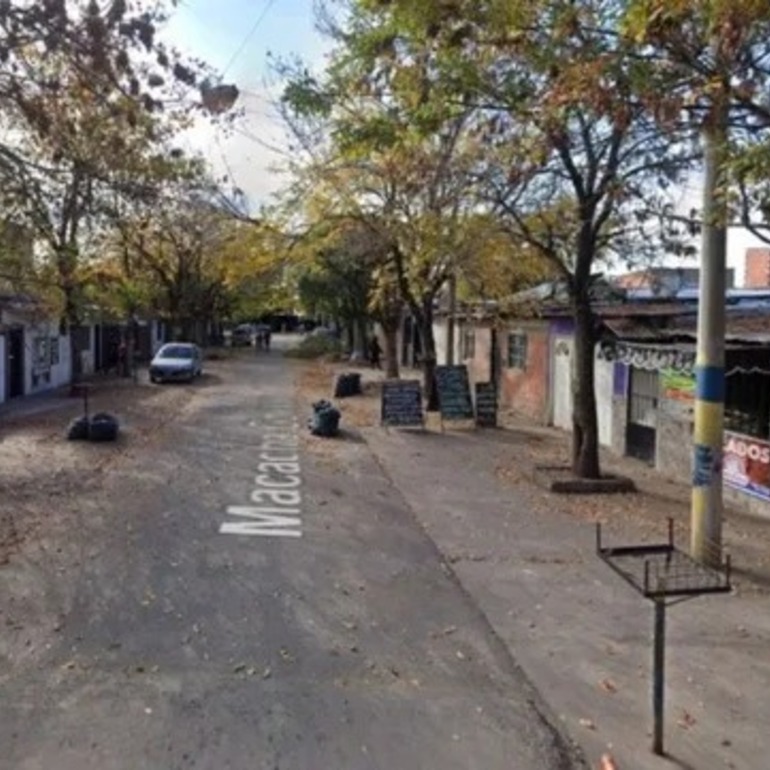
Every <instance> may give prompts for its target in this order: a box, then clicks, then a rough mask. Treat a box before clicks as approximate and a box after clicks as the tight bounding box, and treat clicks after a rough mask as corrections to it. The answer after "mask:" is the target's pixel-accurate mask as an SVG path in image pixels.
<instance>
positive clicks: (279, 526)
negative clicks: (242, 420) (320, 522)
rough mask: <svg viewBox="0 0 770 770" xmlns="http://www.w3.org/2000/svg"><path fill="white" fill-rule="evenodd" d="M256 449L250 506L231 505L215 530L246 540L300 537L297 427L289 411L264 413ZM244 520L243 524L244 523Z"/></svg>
mask: <svg viewBox="0 0 770 770" xmlns="http://www.w3.org/2000/svg"><path fill="white" fill-rule="evenodd" d="M260 427H262V428H264V430H263V432H262V435H261V441H260V444H259V448H258V457H257V475H256V476H255V478H254V483H255V485H256V489H254V490H253V491H252V492H251V495H250V498H251V503H252V505H231V506H228V508H227V515H228V516H231V517H234V518H236V519H241V520H240V521H227V522H225V523H224V524H222V525H221V526H220V527H219V532H220V533H221V534H223V535H239V536H247V537H255V536H256V537H302V519H301V504H302V495H301V493H300V491H299V487H300V486H301V485H302V478H301V469H300V464H299V453H298V452H297V449H298V447H299V437H298V435H297V430H298V427H299V424H298V422H297V419H296V418H295V417H294V415H293V414H292V413H291V411H290V410H288V409H287V408H283V407H276V408H273V409H271V410H269V411H268V412H267V414H266V415H265V418H264V420H263V421H262V423H261V425H260ZM244 519H245V521H244Z"/></svg>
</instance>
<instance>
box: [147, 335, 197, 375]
mask: <svg viewBox="0 0 770 770" xmlns="http://www.w3.org/2000/svg"><path fill="white" fill-rule="evenodd" d="M202 373H203V355H202V354H201V349H200V348H199V347H198V346H197V345H195V344H193V343H192V342H167V343H166V344H165V345H163V346H162V347H161V348H160V349H159V350H158V352H157V353H156V354H155V357H154V358H153V359H152V361H151V362H150V381H151V382H168V381H172V382H174V381H175V382H180V381H182V382H192V381H193V380H194V379H195V378H196V377H200V376H201V374H202Z"/></svg>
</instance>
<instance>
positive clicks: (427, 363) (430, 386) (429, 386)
mask: <svg viewBox="0 0 770 770" xmlns="http://www.w3.org/2000/svg"><path fill="white" fill-rule="evenodd" d="M415 320H416V321H417V324H418V326H419V329H420V336H421V337H422V376H423V389H424V392H425V398H426V399H427V401H428V406H427V410H428V411H429V412H436V411H438V394H437V393H436V388H435V381H436V339H435V337H434V336H433V298H432V297H431V298H430V299H427V300H425V301H423V303H422V306H421V307H420V311H419V314H418V317H417V318H416V319H415Z"/></svg>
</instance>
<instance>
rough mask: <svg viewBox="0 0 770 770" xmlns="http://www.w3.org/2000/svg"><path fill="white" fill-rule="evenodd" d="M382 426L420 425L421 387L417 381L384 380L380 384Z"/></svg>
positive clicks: (421, 417)
mask: <svg viewBox="0 0 770 770" xmlns="http://www.w3.org/2000/svg"><path fill="white" fill-rule="evenodd" d="M380 421H381V423H382V424H383V425H391V426H394V427H409V426H413V425H420V426H421V425H422V424H423V416H422V386H421V385H420V381H419V380H385V381H384V382H383V383H382V409H381V418H380Z"/></svg>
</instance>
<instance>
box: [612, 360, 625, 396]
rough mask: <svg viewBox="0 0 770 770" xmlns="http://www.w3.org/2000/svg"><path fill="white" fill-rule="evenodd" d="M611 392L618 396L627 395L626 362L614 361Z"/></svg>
mask: <svg viewBox="0 0 770 770" xmlns="http://www.w3.org/2000/svg"><path fill="white" fill-rule="evenodd" d="M612 394H613V395H614V396H619V397H620V398H626V397H627V396H628V364H622V363H620V362H619V361H616V362H615V371H614V373H613V380H612Z"/></svg>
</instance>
